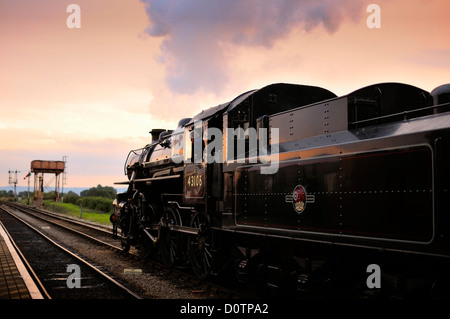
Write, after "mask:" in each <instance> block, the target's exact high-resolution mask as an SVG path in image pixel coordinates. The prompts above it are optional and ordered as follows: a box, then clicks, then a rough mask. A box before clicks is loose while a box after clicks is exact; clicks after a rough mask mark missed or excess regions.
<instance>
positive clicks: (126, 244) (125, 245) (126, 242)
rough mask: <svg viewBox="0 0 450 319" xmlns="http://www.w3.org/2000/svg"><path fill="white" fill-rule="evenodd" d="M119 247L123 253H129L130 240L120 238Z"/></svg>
mask: <svg viewBox="0 0 450 319" xmlns="http://www.w3.org/2000/svg"><path fill="white" fill-rule="evenodd" d="M120 245H121V247H122V250H123V251H124V252H126V253H127V252H129V251H130V247H131V243H130V239H129V238H128V236H126V237H122V238H121V239H120Z"/></svg>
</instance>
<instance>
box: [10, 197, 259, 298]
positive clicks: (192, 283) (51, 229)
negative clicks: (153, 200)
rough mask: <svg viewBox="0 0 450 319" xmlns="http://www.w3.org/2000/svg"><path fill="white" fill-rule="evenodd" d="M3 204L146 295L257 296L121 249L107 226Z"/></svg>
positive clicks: (193, 296)
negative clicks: (203, 279) (198, 277)
mask: <svg viewBox="0 0 450 319" xmlns="http://www.w3.org/2000/svg"><path fill="white" fill-rule="evenodd" d="M3 207H5V208H6V209H7V210H10V211H11V212H14V214H15V215H18V216H21V218H23V219H27V220H29V222H30V223H33V224H35V225H36V227H38V228H40V230H42V231H43V232H46V233H48V236H52V237H54V238H56V240H58V241H60V242H64V243H65V245H66V246H68V247H69V248H70V249H71V250H76V251H78V252H79V254H83V255H84V256H88V258H89V259H91V260H93V261H94V263H95V264H96V265H99V264H102V265H105V263H107V264H108V266H104V267H107V268H108V269H109V271H110V272H111V273H114V274H115V276H116V277H120V278H121V279H122V280H123V281H125V282H127V284H130V285H131V286H133V287H135V289H136V290H138V291H139V292H140V293H141V295H142V296H143V298H165V299H167V298H170V299H173V298H175V299H178V298H183V299H210V298H227V299H229V298H232V299H241V298H254V296H253V295H249V293H248V292H245V293H243V292H241V291H239V289H236V288H234V287H233V288H228V287H224V286H223V285H221V284H216V283H214V282H210V281H200V280H198V279H197V278H196V277H195V276H193V275H192V274H189V273H186V271H184V270H183V269H178V268H167V267H166V266H164V265H162V264H161V263H159V262H158V261H155V260H152V259H148V258H142V257H141V256H139V254H138V252H137V251H135V250H132V251H130V252H128V253H125V252H123V251H122V248H121V243H120V238H113V236H112V231H111V229H109V228H107V227H101V226H98V225H91V224H87V223H85V222H82V221H79V220H76V219H73V218H68V217H65V216H61V215H60V214H56V213H52V212H49V211H46V210H42V209H38V208H33V207H28V206H25V205H21V204H17V203H8V204H7V205H4V206H3ZM56 229H60V231H59V233H60V234H57V235H55V232H56ZM69 233H70V235H69ZM108 259H110V260H112V261H108ZM67 275H68V274H66V277H67ZM149 277H150V278H149ZM167 291H168V292H167Z"/></svg>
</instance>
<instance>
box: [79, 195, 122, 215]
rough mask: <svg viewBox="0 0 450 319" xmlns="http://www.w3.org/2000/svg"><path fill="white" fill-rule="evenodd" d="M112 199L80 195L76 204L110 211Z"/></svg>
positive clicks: (105, 211)
mask: <svg viewBox="0 0 450 319" xmlns="http://www.w3.org/2000/svg"><path fill="white" fill-rule="evenodd" d="M112 202H113V201H112V200H111V199H109V198H104V197H80V198H79V199H78V204H81V205H82V207H86V208H90V209H93V210H96V211H99V212H103V213H112V211H113V206H112Z"/></svg>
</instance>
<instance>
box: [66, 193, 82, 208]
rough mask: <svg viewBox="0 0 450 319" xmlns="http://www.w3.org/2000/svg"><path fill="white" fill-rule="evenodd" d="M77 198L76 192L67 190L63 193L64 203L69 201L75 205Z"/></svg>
mask: <svg viewBox="0 0 450 319" xmlns="http://www.w3.org/2000/svg"><path fill="white" fill-rule="evenodd" d="M79 198H80V196H78V194H77V193H75V192H73V191H69V192H68V193H67V194H66V195H64V203H71V204H75V205H77V204H78V199H79Z"/></svg>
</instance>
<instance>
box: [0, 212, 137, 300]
mask: <svg viewBox="0 0 450 319" xmlns="http://www.w3.org/2000/svg"><path fill="white" fill-rule="evenodd" d="M0 219H1V220H2V222H3V224H4V225H5V227H6V229H7V230H8V232H9V233H10V235H11V237H12V238H13V240H14V242H15V244H16V245H17V247H18V248H19V249H20V251H21V254H22V255H23V256H24V258H25V259H26V260H27V263H28V264H29V266H30V267H31V268H32V269H33V271H34V273H35V275H36V277H37V278H39V281H40V283H41V287H42V288H41V289H44V290H45V291H46V294H45V295H46V296H47V298H51V299H140V298H141V297H140V296H139V295H138V294H137V293H135V292H134V291H132V290H130V289H129V288H127V287H125V286H124V285H123V284H122V283H120V282H118V281H117V280H116V279H115V278H113V277H112V276H110V275H109V274H108V273H107V272H106V271H104V270H102V269H101V268H100V267H98V266H97V265H95V264H93V263H92V262H90V261H88V260H86V259H85V258H81V257H80V256H79V255H77V254H76V253H74V252H72V251H70V250H69V249H67V248H65V247H63V246H62V245H60V244H58V243H57V242H55V241H54V240H52V239H51V238H50V237H48V236H47V235H45V234H44V233H43V232H42V231H41V230H39V229H38V228H37V227H35V226H32V225H31V224H30V223H28V222H27V221H25V220H24V219H22V218H20V217H18V216H17V215H16V214H14V212H13V211H12V209H11V208H10V207H8V206H6V205H2V206H1V207H0ZM37 247H39V249H37Z"/></svg>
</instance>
